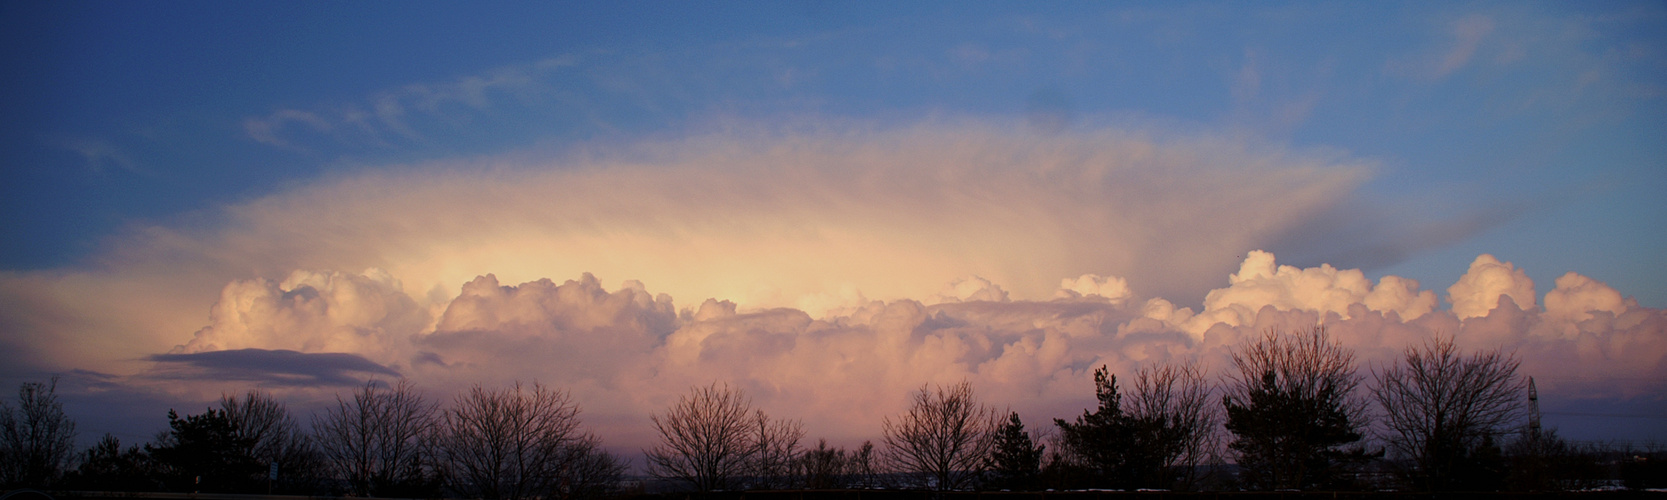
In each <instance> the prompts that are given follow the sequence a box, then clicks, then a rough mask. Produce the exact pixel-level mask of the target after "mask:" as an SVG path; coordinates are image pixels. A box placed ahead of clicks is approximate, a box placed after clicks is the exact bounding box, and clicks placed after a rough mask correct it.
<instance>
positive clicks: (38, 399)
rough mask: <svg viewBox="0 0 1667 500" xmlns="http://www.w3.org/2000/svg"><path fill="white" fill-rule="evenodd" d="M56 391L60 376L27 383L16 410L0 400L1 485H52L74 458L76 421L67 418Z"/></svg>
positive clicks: (21, 388)
mask: <svg viewBox="0 0 1667 500" xmlns="http://www.w3.org/2000/svg"><path fill="white" fill-rule="evenodd" d="M57 389H58V378H57V377H53V378H52V381H51V382H48V383H40V382H24V383H23V384H22V385H21V386H19V387H18V389H17V407H15V408H14V407H12V406H11V405H10V404H7V403H6V402H5V401H0V486H14V487H15V486H32V487H46V486H49V485H50V484H51V483H52V482H53V481H56V480H57V479H58V476H59V474H62V473H63V471H64V468H65V467H67V466H68V464H69V460H70V458H71V457H73V456H74V454H75V452H74V450H73V447H74V444H75V421H73V420H70V419H69V417H68V416H65V415H64V404H63V403H61V402H59V401H58V395H57Z"/></svg>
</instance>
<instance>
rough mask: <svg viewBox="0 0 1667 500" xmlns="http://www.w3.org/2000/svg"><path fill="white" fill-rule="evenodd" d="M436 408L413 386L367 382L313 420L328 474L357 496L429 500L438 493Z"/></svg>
mask: <svg viewBox="0 0 1667 500" xmlns="http://www.w3.org/2000/svg"><path fill="white" fill-rule="evenodd" d="M437 409H438V405H437V404H435V403H431V402H428V401H427V400H425V399H424V398H423V397H422V395H421V394H419V393H417V391H416V389H415V388H414V387H412V386H411V384H410V382H407V381H404V380H401V381H399V382H398V383H397V384H394V385H393V386H392V387H382V386H381V385H380V384H377V383H375V382H374V381H373V382H367V383H366V384H365V385H364V386H361V387H359V388H358V389H355V390H354V391H353V396H352V398H350V399H342V398H341V397H340V396H337V397H336V406H335V407H333V408H329V409H326V410H325V412H324V415H323V416H322V417H320V418H318V419H316V420H314V421H313V434H314V435H315V436H316V439H317V440H318V448H319V451H320V455H321V457H322V460H323V462H324V465H325V468H326V470H327V471H328V472H327V474H328V475H329V476H330V477H332V478H334V479H336V480H338V481H341V482H342V483H344V484H346V485H347V488H348V492H349V493H351V494H353V495H355V496H380V497H400V498H425V497H430V496H434V495H437V494H438V493H439V489H440V478H439V477H438V475H436V474H435V473H434V471H433V470H432V467H431V465H432V464H431V462H432V461H433V455H432V450H431V448H432V447H431V446H430V444H431V443H430V441H431V439H432V438H433V431H434V429H435V412H436V411H437Z"/></svg>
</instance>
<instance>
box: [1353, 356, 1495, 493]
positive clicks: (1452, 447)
mask: <svg viewBox="0 0 1667 500" xmlns="http://www.w3.org/2000/svg"><path fill="white" fill-rule="evenodd" d="M1518 364H1519V362H1518V361H1517V359H1516V357H1515V356H1511V355H1508V354H1505V353H1503V352H1500V351H1498V350H1493V351H1487V352H1479V353H1475V354H1471V355H1469V356H1464V355H1461V354H1460V353H1459V351H1458V347H1457V345H1456V344H1454V342H1453V339H1452V338H1451V337H1449V338H1436V339H1432V340H1430V341H1428V342H1426V343H1425V344H1424V345H1423V346H1421V347H1408V348H1407V350H1406V353H1405V355H1404V357H1403V358H1402V360H1401V362H1400V363H1397V364H1395V365H1394V366H1392V367H1390V368H1388V369H1386V370H1384V371H1382V372H1378V373H1374V378H1375V382H1376V384H1375V386H1374V387H1373V388H1372V394H1373V395H1374V396H1376V399H1377V401H1378V404H1379V405H1380V406H1381V407H1382V409H1383V413H1384V417H1385V421H1384V423H1385V425H1386V426H1387V427H1388V429H1389V436H1388V439H1387V441H1388V442H1389V446H1390V448H1391V449H1392V450H1393V451H1394V452H1395V454H1396V456H1398V457H1402V458H1406V459H1410V460H1411V461H1412V462H1413V464H1414V470H1412V471H1408V472H1409V473H1408V476H1409V479H1412V480H1413V482H1414V483H1415V484H1417V485H1418V486H1420V487H1423V488H1427V489H1432V490H1445V489H1452V488H1454V487H1459V486H1461V485H1460V484H1459V482H1461V481H1462V480H1465V479H1475V478H1476V477H1477V476H1479V475H1481V473H1482V471H1478V470H1472V468H1471V467H1470V466H1471V465H1475V464H1472V463H1470V460H1469V458H1468V457H1469V456H1470V455H1472V454H1474V453H1476V452H1478V451H1480V450H1479V448H1481V447H1484V446H1489V447H1491V446H1495V445H1494V444H1493V441H1494V438H1495V437H1497V436H1499V435H1501V434H1503V433H1504V432H1506V428H1507V427H1509V426H1510V425H1511V424H1512V423H1513V422H1514V421H1515V420H1516V418H1517V417H1518V415H1519V412H1520V411H1521V409H1522V400H1521V399H1520V398H1521V394H1522V391H1523V389H1524V387H1525V385H1526V384H1525V381H1524V380H1523V379H1522V377H1519V376H1517V374H1516V371H1517V366H1518Z"/></svg>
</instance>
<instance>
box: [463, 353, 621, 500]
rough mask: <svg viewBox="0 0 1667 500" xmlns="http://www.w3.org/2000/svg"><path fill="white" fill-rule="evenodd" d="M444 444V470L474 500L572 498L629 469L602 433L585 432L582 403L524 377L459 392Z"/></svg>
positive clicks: (465, 494)
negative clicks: (581, 488) (579, 488)
mask: <svg viewBox="0 0 1667 500" xmlns="http://www.w3.org/2000/svg"><path fill="white" fill-rule="evenodd" d="M438 446H439V454H440V458H441V459H442V460H441V470H442V473H443V474H444V475H445V476H446V478H447V479H448V480H449V481H448V483H449V485H450V487H451V488H452V489H454V490H456V491H457V493H459V494H461V495H462V496H464V497H466V498H481V499H485V500H519V499H523V498H542V499H554V498H572V497H573V496H575V491H574V489H573V488H572V487H571V486H572V485H575V484H591V483H595V482H597V480H598V477H595V475H598V474H601V475H609V476H612V477H617V476H618V474H619V472H620V470H621V467H619V466H618V465H617V463H615V460H614V459H613V458H612V457H611V456H608V455H607V454H606V453H604V452H603V451H602V450H601V449H600V441H599V440H598V439H597V438H596V437H595V436H594V435H591V434H589V433H586V432H584V431H582V430H580V428H579V406H578V405H577V404H575V403H573V401H572V400H571V399H569V398H568V396H567V394H566V393H564V392H561V391H557V390H552V389H549V388H546V387H545V386H543V385H540V384H537V383H534V384H533V386H532V390H527V389H526V388H524V387H523V386H522V385H521V383H520V382H516V383H515V385H514V386H511V387H510V388H509V389H506V390H501V391H490V390H487V389H484V388H482V387H480V386H475V387H474V388H473V389H471V390H470V391H469V392H468V393H467V394H465V395H462V396H458V398H457V401H456V402H455V403H454V406H453V407H452V408H451V409H450V410H448V411H446V412H445V416H444V418H443V419H442V421H441V424H440V432H439V438H438ZM597 462H600V466H598V463H597ZM581 476H582V477H581Z"/></svg>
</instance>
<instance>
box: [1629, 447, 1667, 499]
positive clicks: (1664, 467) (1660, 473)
mask: <svg viewBox="0 0 1667 500" xmlns="http://www.w3.org/2000/svg"><path fill="white" fill-rule="evenodd" d="M1620 469H1621V470H1620V474H1621V484H1623V485H1625V486H1626V487H1627V489H1633V490H1641V489H1646V488H1667V450H1663V449H1661V448H1652V449H1648V450H1634V449H1627V450H1624V452H1623V453H1622V457H1621V465H1620Z"/></svg>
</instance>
